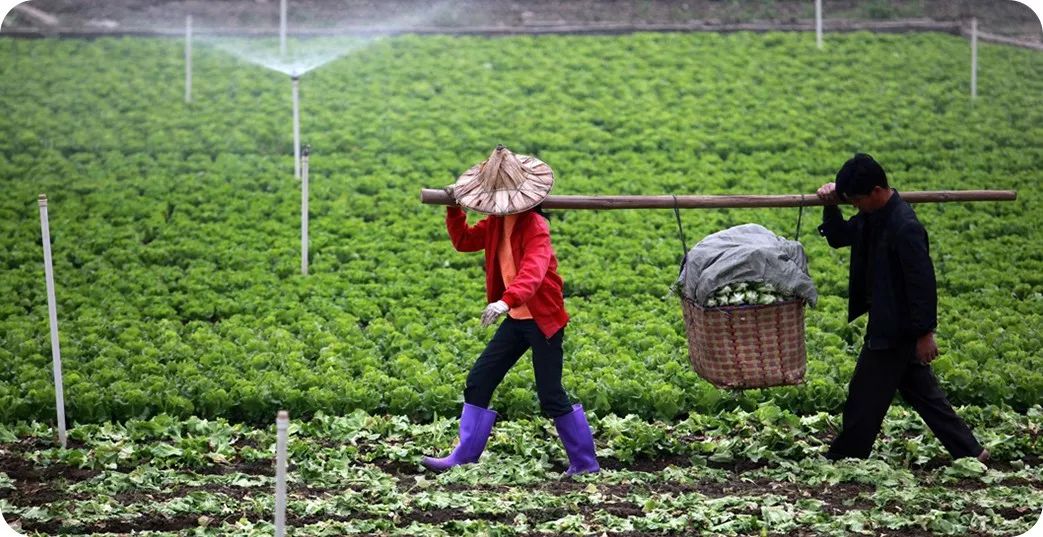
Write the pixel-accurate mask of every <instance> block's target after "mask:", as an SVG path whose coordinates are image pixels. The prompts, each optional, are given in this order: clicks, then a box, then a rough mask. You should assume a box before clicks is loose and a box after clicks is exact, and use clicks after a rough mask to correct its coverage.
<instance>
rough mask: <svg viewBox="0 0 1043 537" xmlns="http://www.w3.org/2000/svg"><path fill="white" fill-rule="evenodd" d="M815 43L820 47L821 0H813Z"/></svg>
mask: <svg viewBox="0 0 1043 537" xmlns="http://www.w3.org/2000/svg"><path fill="white" fill-rule="evenodd" d="M815 44H817V45H818V48H822V0H815Z"/></svg>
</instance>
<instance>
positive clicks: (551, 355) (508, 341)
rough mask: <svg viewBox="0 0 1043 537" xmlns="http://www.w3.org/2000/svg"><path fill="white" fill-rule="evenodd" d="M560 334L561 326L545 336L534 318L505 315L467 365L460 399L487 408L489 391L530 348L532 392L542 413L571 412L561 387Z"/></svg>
mask: <svg viewBox="0 0 1043 537" xmlns="http://www.w3.org/2000/svg"><path fill="white" fill-rule="evenodd" d="M564 335H565V329H564V328H562V329H561V330H558V333H557V334H554V336H552V337H551V338H550V339H547V338H546V337H544V335H543V333H542V332H540V329H539V328H538V327H537V326H536V321H533V320H532V319H524V320H518V319H512V318H510V317H507V318H506V319H504V320H503V322H502V323H500V327H499V328H498V329H497V330H496V335H494V336H493V339H492V340H491V341H489V344H488V345H486V347H485V351H483V352H482V355H481V356H479V357H478V361H476V362H475V363H474V366H472V367H471V373H470V374H468V375H467V385H466V387H465V388H464V401H466V402H467V403H468V404H471V405H474V406H479V407H482V408H488V407H489V401H491V400H492V398H493V391H494V390H496V387H497V386H499V385H500V382H502V381H503V377H505V376H506V375H507V372H508V371H510V369H511V368H512V367H514V364H516V363H517V362H518V359H519V358H521V357H522V355H523V354H525V351H527V350H529V349H530V348H531V349H532V368H533V370H534V371H535V373H536V395H537V397H539V400H540V408H541V409H542V410H543V413H544V415H546V416H547V417H552V418H556V417H558V416H564V415H565V414H568V413H569V412H572V405H571V403H569V396H568V394H567V393H565V388H563V387H562V386H561V367H562V350H561V341H562V338H563V337H564Z"/></svg>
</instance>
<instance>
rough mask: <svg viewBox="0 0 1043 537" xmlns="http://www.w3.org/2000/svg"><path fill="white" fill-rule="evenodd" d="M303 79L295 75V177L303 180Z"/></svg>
mask: <svg viewBox="0 0 1043 537" xmlns="http://www.w3.org/2000/svg"><path fill="white" fill-rule="evenodd" d="M300 82H301V78H300V77H299V76H297V75H296V74H295V75H293V176H294V177H295V178H297V179H300V178H301V105H300V101H301V100H300Z"/></svg>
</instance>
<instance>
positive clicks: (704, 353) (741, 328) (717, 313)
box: [681, 298, 807, 389]
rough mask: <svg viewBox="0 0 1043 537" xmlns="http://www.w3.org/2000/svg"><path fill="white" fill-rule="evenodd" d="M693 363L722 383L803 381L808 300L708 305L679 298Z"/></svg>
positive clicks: (724, 385) (758, 385)
mask: <svg viewBox="0 0 1043 537" xmlns="http://www.w3.org/2000/svg"><path fill="white" fill-rule="evenodd" d="M681 308H682V309H683V310H684V325H685V330H686V331H687V333H688V354H689V357H690V358H691V360H692V369H694V370H695V372H696V373H698V374H699V376H701V377H703V378H704V379H706V380H708V381H710V382H711V383H713V384H714V385H716V386H718V387H720V388H733V389H743V388H767V387H769V386H783V385H791V384H800V383H802V382H804V372H805V370H806V369H807V354H806V352H805V347H804V301H803V300H791V301H788V302H780V303H778V304H769V305H764V306H724V307H719V308H704V307H702V306H700V305H698V304H696V303H695V302H694V301H692V300H690V299H688V298H682V299H681Z"/></svg>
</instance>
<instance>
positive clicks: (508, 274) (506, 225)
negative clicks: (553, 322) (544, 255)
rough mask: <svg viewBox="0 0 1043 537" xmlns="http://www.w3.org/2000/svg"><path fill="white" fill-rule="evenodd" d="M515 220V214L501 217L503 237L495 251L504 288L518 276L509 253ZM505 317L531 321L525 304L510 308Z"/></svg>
mask: <svg viewBox="0 0 1043 537" xmlns="http://www.w3.org/2000/svg"><path fill="white" fill-rule="evenodd" d="M517 220H518V215H516V214H509V215H507V216H505V217H503V235H501V236H500V244H499V246H498V247H497V249H496V257H497V259H498V260H499V262H500V274H502V275H503V286H504V287H510V285H511V282H512V281H514V277H515V276H516V275H517V274H518V268H517V267H515V266H514V252H513V251H511V231H513V230H514V223H515V222H516V221H517ZM507 315H510V316H511V318H513V319H532V314H531V313H529V308H527V307H525V304H522V305H521V306H518V307H517V308H511V309H510V311H508V312H507Z"/></svg>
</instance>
